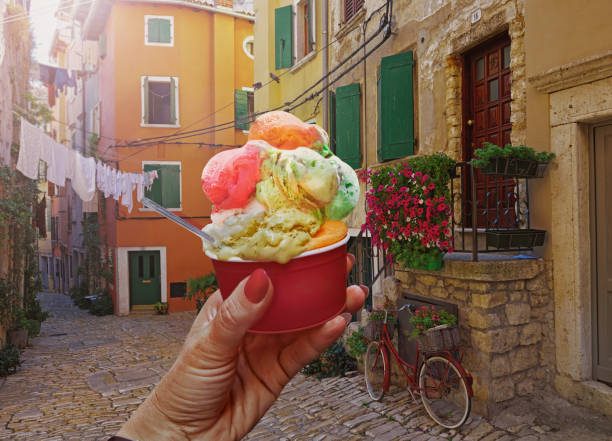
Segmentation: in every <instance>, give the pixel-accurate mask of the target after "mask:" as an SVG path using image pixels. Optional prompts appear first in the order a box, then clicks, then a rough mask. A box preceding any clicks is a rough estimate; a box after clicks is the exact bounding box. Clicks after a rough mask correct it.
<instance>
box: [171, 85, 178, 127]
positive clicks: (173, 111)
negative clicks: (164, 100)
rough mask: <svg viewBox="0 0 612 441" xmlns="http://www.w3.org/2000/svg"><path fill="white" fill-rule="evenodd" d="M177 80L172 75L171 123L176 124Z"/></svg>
mask: <svg viewBox="0 0 612 441" xmlns="http://www.w3.org/2000/svg"><path fill="white" fill-rule="evenodd" d="M176 92H177V90H176V80H175V79H174V77H170V124H176V110H177V105H176Z"/></svg>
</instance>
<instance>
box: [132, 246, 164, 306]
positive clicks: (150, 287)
mask: <svg viewBox="0 0 612 441" xmlns="http://www.w3.org/2000/svg"><path fill="white" fill-rule="evenodd" d="M129 258H130V259H129V260H130V306H134V305H153V304H155V303H157V302H160V301H161V283H160V272H161V268H160V265H159V251H130V252H129Z"/></svg>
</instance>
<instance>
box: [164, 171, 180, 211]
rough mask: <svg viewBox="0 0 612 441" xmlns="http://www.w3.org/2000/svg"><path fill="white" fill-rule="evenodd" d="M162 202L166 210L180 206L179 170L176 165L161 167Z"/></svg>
mask: <svg viewBox="0 0 612 441" xmlns="http://www.w3.org/2000/svg"><path fill="white" fill-rule="evenodd" d="M161 174H162V182H161V183H162V185H161V193H162V202H163V204H162V205H163V206H164V207H166V208H180V206H181V169H180V166H178V165H162V166H161Z"/></svg>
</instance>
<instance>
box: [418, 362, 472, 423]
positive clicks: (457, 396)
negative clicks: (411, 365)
mask: <svg viewBox="0 0 612 441" xmlns="http://www.w3.org/2000/svg"><path fill="white" fill-rule="evenodd" d="M419 388H420V389H421V399H422V400H423V406H424V407H425V410H426V411H427V413H428V414H429V416H430V417H431V418H432V419H433V420H434V421H435V422H436V423H438V424H440V425H441V426H444V427H446V428H448V429H456V428H457V427H459V426H461V425H462V424H463V423H465V421H466V420H467V418H468V416H469V415H470V408H471V405H472V400H471V399H470V396H469V394H468V387H467V385H466V383H465V379H464V378H463V377H462V376H461V372H460V371H459V369H458V368H457V366H456V365H455V363H454V362H452V361H450V360H448V359H447V358H444V357H441V356H433V357H429V358H428V359H426V360H425V362H423V364H422V365H421V370H420V371H419Z"/></svg>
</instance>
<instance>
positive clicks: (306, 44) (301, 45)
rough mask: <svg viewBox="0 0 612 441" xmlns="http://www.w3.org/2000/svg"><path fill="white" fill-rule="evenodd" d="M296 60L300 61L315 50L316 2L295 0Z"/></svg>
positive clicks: (312, 0)
mask: <svg viewBox="0 0 612 441" xmlns="http://www.w3.org/2000/svg"><path fill="white" fill-rule="evenodd" d="M295 9H296V13H295V15H294V19H295V23H294V26H293V28H294V29H295V31H296V32H295V46H294V49H295V54H294V56H295V60H296V61H299V60H301V59H302V58H304V57H306V55H308V54H311V53H314V49H315V17H316V14H315V1H314V0H295Z"/></svg>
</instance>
